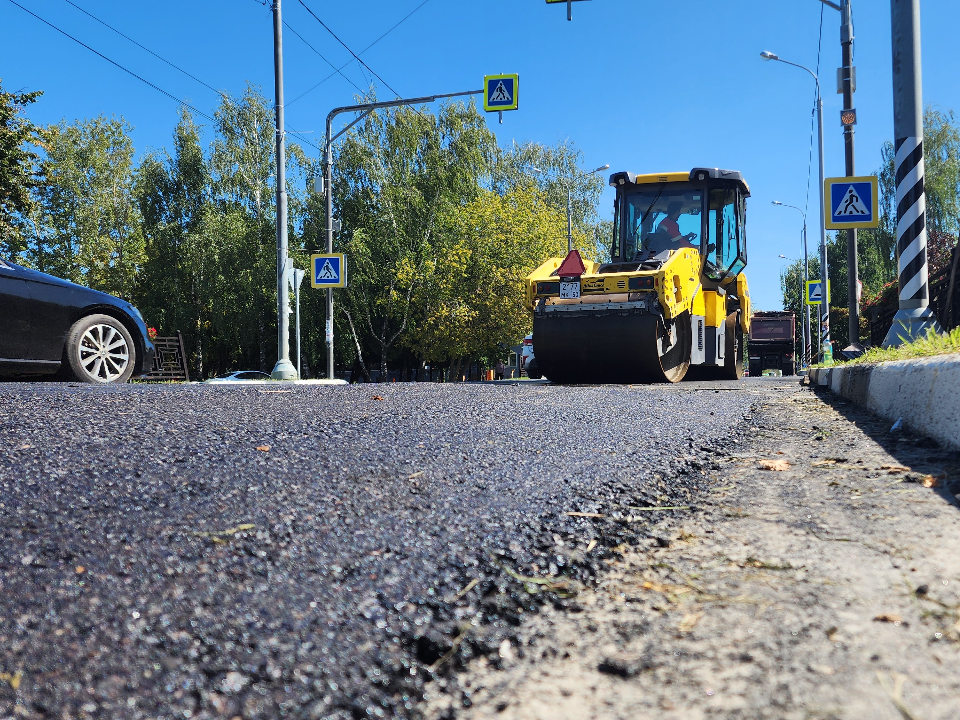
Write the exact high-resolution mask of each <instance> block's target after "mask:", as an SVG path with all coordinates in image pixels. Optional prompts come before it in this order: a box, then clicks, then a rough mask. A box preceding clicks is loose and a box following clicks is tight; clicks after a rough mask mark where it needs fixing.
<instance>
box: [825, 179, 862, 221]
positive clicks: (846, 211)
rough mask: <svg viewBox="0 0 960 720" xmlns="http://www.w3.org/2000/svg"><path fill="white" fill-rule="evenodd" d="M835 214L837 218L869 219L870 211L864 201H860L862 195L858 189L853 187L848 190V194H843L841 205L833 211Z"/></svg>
mask: <svg viewBox="0 0 960 720" xmlns="http://www.w3.org/2000/svg"><path fill="white" fill-rule="evenodd" d="M833 214H834V215H836V216H837V217H850V216H853V215H859V216H862V217H869V216H870V210H869V209H868V208H867V206H866V205H864V204H863V200H861V199H860V194H859V193H858V192H857V190H856V188H855V187H854V186H853V185H851V186H850V187H848V188H847V192H845V193H844V194H843V200H841V201H840V205H839V206H838V207H837V208H836V209H835V210H834V211H833Z"/></svg>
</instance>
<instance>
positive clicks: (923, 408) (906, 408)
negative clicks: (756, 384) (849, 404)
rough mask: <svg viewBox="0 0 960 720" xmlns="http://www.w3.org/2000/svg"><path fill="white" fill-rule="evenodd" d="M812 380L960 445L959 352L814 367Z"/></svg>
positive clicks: (941, 440) (947, 443) (918, 430)
mask: <svg viewBox="0 0 960 720" xmlns="http://www.w3.org/2000/svg"><path fill="white" fill-rule="evenodd" d="M810 382H811V383H812V384H815V385H819V386H821V387H829V388H830V390H832V391H833V392H835V393H837V394H838V395H841V396H843V397H845V398H847V399H848V400H851V401H853V402H855V403H857V404H858V405H863V406H864V407H866V408H867V409H868V410H872V411H873V412H875V413H877V414H878V415H881V416H882V417H885V418H887V419H888V420H890V421H891V422H895V421H896V420H898V419H899V418H903V424H904V425H906V426H907V427H908V428H910V429H911V430H913V431H914V432H916V433H919V434H921V435H926V436H928V437H932V438H934V439H935V440H937V441H938V442H939V443H940V444H942V445H945V446H947V447H951V448H954V449H957V450H960V354H953V355H940V356H937V357H930V358H919V359H916V360H897V361H895V362H885V363H878V364H876V365H842V366H838V367H832V368H814V369H812V370H811V371H810Z"/></svg>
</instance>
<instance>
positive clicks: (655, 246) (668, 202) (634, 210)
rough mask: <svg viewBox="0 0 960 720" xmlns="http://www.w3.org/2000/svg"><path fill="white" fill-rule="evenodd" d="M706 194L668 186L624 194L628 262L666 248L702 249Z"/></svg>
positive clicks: (626, 255) (622, 213) (622, 220)
mask: <svg viewBox="0 0 960 720" xmlns="http://www.w3.org/2000/svg"><path fill="white" fill-rule="evenodd" d="M702 208H703V193H702V192H701V191H699V190H693V189H690V188H671V187H670V186H668V185H661V186H659V187H650V188H648V189H643V190H640V191H638V192H635V193H629V194H627V195H625V196H624V199H623V206H622V208H621V213H620V218H621V226H622V230H621V232H622V239H623V259H624V261H625V262H631V261H633V260H639V259H641V258H642V257H644V256H652V255H656V254H657V253H660V252H663V251H664V250H679V249H680V248H685V247H689V248H696V249H699V248H700V232H701V226H700V213H701V210H702Z"/></svg>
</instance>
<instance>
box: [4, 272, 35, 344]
mask: <svg viewBox="0 0 960 720" xmlns="http://www.w3.org/2000/svg"><path fill="white" fill-rule="evenodd" d="M32 309H33V304H32V303H31V301H30V283H29V281H28V280H27V279H26V278H25V277H24V273H23V271H22V270H21V269H20V267H19V266H17V265H14V264H13V263H7V262H4V261H3V260H0V362H3V361H4V360H6V361H17V360H29V359H31V358H30V347H31V344H32V343H31V334H32V324H31V320H32V314H33V313H32Z"/></svg>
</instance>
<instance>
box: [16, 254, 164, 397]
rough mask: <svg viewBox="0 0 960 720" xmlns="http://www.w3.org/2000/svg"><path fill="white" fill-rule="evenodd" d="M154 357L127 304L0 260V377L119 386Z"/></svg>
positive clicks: (148, 367) (137, 318)
mask: <svg viewBox="0 0 960 720" xmlns="http://www.w3.org/2000/svg"><path fill="white" fill-rule="evenodd" d="M153 354H154V348H153V344H152V343H151V342H150V338H149V337H148V335H147V326H146V324H145V323H144V321H143V317H142V316H141V315H140V311H139V310H137V309H136V308H135V307H134V306H133V305H131V304H130V303H128V302H126V301H125V300H121V299H120V298H117V297H114V296H113V295H108V294H107V293H103V292H100V291H98V290H91V289H90V288H86V287H83V286H82V285H75V284H74V283H72V282H68V281H66V280H61V279H60V278H57V277H54V276H52V275H47V274H46V273H42V272H37V271H36V270H29V269H28V268H25V267H21V266H19V265H15V264H14V263H12V262H10V261H6V260H2V259H0V375H4V376H26V375H54V374H59V376H60V377H70V378H74V379H77V380H81V381H83V382H89V383H122V382H126V381H127V380H129V379H130V378H131V377H133V376H135V375H143V374H145V373H148V372H150V370H151V368H152V367H153Z"/></svg>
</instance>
